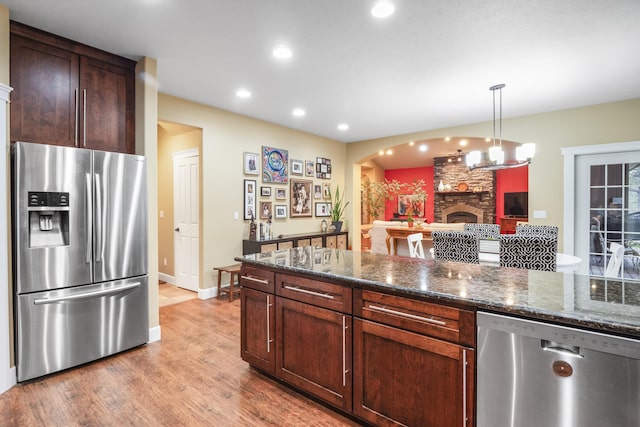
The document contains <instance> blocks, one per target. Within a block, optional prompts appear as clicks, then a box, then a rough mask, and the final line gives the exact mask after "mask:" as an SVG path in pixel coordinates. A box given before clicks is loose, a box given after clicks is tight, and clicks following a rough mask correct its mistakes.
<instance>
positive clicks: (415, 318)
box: [368, 305, 447, 326]
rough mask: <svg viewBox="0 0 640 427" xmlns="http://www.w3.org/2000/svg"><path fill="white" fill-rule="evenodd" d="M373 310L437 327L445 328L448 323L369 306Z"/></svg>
mask: <svg viewBox="0 0 640 427" xmlns="http://www.w3.org/2000/svg"><path fill="white" fill-rule="evenodd" d="M368 308H370V309H371V310H374V311H380V312H383V313H389V314H395V315H396V316H401V317H408V318H409V319H414V320H420V321H422V322H427V323H433V324H435V325H440V326H444V325H446V324H447V323H446V322H443V321H441V320H436V319H431V318H428V317H422V316H416V315H415V314H409V313H403V312H402V311H396V310H391V309H389V308H385V307H378V306H377V305H369V307H368Z"/></svg>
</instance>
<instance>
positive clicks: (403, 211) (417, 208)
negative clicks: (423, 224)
mask: <svg viewBox="0 0 640 427" xmlns="http://www.w3.org/2000/svg"><path fill="white" fill-rule="evenodd" d="M414 197H415V196H414V195H413V194H398V213H399V214H400V215H407V210H408V208H409V206H411V209H412V215H413V216H414V217H416V218H424V200H422V201H414V200H413V198H414Z"/></svg>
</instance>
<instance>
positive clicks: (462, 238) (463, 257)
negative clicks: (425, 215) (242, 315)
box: [431, 230, 480, 264]
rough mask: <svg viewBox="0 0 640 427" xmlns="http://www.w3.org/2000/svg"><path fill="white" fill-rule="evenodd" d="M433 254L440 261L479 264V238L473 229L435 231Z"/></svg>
mask: <svg viewBox="0 0 640 427" xmlns="http://www.w3.org/2000/svg"><path fill="white" fill-rule="evenodd" d="M431 238H432V240H433V256H434V258H435V259H436V260H438V261H458V262H466V263H470V264H478V263H479V262H480V261H479V260H478V238H477V237H476V235H475V233H473V232H471V231H440V230H437V231H433V232H432V233H431Z"/></svg>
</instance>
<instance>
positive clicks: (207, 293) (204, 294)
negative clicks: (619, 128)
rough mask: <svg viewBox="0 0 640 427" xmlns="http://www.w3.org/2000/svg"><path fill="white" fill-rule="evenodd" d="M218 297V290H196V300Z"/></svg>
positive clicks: (214, 288)
mask: <svg viewBox="0 0 640 427" xmlns="http://www.w3.org/2000/svg"><path fill="white" fill-rule="evenodd" d="M217 296H218V288H217V287H213V288H207V289H198V298H200V299H209V298H215V297H217Z"/></svg>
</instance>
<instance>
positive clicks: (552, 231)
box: [516, 224, 558, 240]
mask: <svg viewBox="0 0 640 427" xmlns="http://www.w3.org/2000/svg"><path fill="white" fill-rule="evenodd" d="M516 235H518V236H546V237H554V238H555V239H556V240H558V227H556V226H555V225H532V224H521V225H516Z"/></svg>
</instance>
